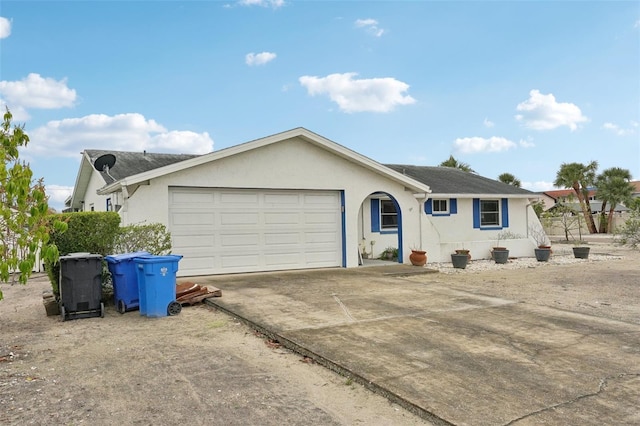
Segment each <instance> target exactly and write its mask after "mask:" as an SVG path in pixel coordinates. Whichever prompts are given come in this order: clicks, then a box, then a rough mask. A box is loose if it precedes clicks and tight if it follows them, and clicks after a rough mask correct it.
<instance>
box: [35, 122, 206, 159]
mask: <svg viewBox="0 0 640 426" xmlns="http://www.w3.org/2000/svg"><path fill="white" fill-rule="evenodd" d="M29 137H30V139H31V142H30V143H29V145H28V146H27V147H26V148H25V153H26V154H27V155H30V156H37V155H46V156H50V157H73V158H78V153H79V152H81V151H82V150H84V149H91V148H94V149H113V150H120V151H143V150H147V151H151V152H163V153H183V154H206V153H208V152H211V151H212V150H213V140H212V139H211V137H210V136H209V134H208V133H207V132H204V133H195V132H191V131H177V130H174V131H168V130H167V129H166V128H165V127H164V126H162V125H160V124H158V123H157V122H156V121H155V120H147V119H146V118H145V117H144V116H143V115H141V114H137V113H129V114H118V115H114V116H108V115H104V114H93V115H87V116H85V117H80V118H67V119H64V120H58V121H50V122H48V123H47V124H46V125H44V126H42V127H39V128H37V129H35V130H33V131H31V132H29Z"/></svg>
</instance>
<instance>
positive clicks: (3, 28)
mask: <svg viewBox="0 0 640 426" xmlns="http://www.w3.org/2000/svg"><path fill="white" fill-rule="evenodd" d="M10 35H11V21H10V20H8V19H7V18H4V17H2V16H0V39H3V38H7V37H9V36H10Z"/></svg>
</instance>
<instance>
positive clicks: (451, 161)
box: [439, 155, 475, 173]
mask: <svg viewBox="0 0 640 426" xmlns="http://www.w3.org/2000/svg"><path fill="white" fill-rule="evenodd" d="M439 166H440V167H453V168H454V169H460V170H462V171H463V172H469V173H475V171H474V170H473V169H472V168H471V166H469V165H468V164H467V163H463V162H460V161H458V160H456V159H455V158H453V155H450V156H449V159H447V160H445V161H443V162H442V163H440V164H439Z"/></svg>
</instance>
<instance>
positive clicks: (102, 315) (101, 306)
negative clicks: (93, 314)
mask: <svg viewBox="0 0 640 426" xmlns="http://www.w3.org/2000/svg"><path fill="white" fill-rule="evenodd" d="M100 318H104V303H102V302H100Z"/></svg>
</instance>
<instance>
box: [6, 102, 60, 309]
mask: <svg viewBox="0 0 640 426" xmlns="http://www.w3.org/2000/svg"><path fill="white" fill-rule="evenodd" d="M11 119H12V115H11V113H10V112H9V110H8V109H7V110H6V113H5V114H4V121H3V123H2V128H1V130H0V156H2V158H3V160H4V161H3V162H2V163H0V282H5V283H6V282H11V284H15V282H16V281H17V282H19V283H20V284H26V283H27V280H28V279H29V276H31V273H32V271H33V267H34V265H35V263H36V259H37V256H38V252H40V256H41V257H43V258H45V259H51V260H53V261H55V260H57V258H58V248H57V247H56V246H55V244H49V232H50V230H51V229H52V228H55V229H56V230H59V231H60V232H64V230H65V227H66V224H64V223H63V222H60V221H57V222H54V223H51V222H50V221H49V220H48V217H49V215H50V214H51V213H50V211H49V204H48V197H47V195H46V193H45V188H44V182H43V180H42V179H39V180H37V181H35V182H34V181H33V172H32V171H31V168H30V167H29V165H28V164H27V163H26V162H23V161H20V159H19V152H18V149H19V148H20V147H24V146H26V145H27V143H28V142H29V136H28V135H27V134H26V133H25V132H24V126H22V127H21V126H14V127H12V126H11ZM2 298H3V295H2V291H0V300H2Z"/></svg>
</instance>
